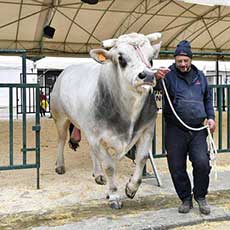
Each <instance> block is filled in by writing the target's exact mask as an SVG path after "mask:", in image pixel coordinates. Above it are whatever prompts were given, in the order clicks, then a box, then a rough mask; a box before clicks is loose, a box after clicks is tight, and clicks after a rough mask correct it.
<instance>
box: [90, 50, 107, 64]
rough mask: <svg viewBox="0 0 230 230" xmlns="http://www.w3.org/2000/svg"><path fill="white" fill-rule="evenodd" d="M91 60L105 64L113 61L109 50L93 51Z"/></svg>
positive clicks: (91, 51)
mask: <svg viewBox="0 0 230 230" xmlns="http://www.w3.org/2000/svg"><path fill="white" fill-rule="evenodd" d="M89 54H90V56H91V58H93V59H94V60H95V61H97V62H99V63H101V64H104V63H107V62H109V61H110V60H111V55H110V53H109V52H108V51H107V50H104V49H93V50H90V52H89Z"/></svg>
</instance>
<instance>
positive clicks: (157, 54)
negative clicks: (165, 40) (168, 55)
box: [152, 42, 161, 58]
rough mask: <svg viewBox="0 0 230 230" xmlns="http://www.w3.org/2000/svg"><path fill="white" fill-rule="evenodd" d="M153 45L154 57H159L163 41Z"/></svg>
mask: <svg viewBox="0 0 230 230" xmlns="http://www.w3.org/2000/svg"><path fill="white" fill-rule="evenodd" d="M152 47H153V58H158V56H159V53H160V48H161V42H159V43H157V44H155V45H152Z"/></svg>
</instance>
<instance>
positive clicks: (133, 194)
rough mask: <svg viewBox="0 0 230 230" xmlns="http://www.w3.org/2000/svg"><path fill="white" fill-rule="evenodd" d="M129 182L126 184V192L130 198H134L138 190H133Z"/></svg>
mask: <svg viewBox="0 0 230 230" xmlns="http://www.w3.org/2000/svg"><path fill="white" fill-rule="evenodd" d="M128 184H129V183H127V184H126V186H125V194H126V196H127V197H128V198H130V199H133V198H134V196H135V195H136V192H137V191H132V190H131V189H130V188H129V186H128Z"/></svg>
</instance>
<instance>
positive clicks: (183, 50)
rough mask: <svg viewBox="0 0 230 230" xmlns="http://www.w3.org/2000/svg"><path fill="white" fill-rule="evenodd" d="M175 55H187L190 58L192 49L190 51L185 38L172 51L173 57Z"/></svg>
mask: <svg viewBox="0 0 230 230" xmlns="http://www.w3.org/2000/svg"><path fill="white" fill-rule="evenodd" d="M175 56H188V57H190V58H192V51H191V46H190V43H189V42H188V41H186V40H183V41H181V42H179V44H178V45H177V47H176V50H175V52H174V57H175Z"/></svg>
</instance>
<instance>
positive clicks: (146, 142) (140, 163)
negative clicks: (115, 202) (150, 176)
mask: <svg viewBox="0 0 230 230" xmlns="http://www.w3.org/2000/svg"><path fill="white" fill-rule="evenodd" d="M151 141H152V135H147V136H146V135H143V136H142V137H141V138H140V140H139V141H138V142H137V143H136V159H135V162H136V166H135V170H134V173H133V176H132V177H131V178H130V179H129V182H128V183H127V184H126V187H125V193H126V195H127V197H129V198H131V199H133V198H134V196H135V194H136V192H137V190H138V188H139V186H140V184H141V181H142V173H143V169H144V166H145V164H146V161H147V159H148V151H149V149H150V146H151Z"/></svg>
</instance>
